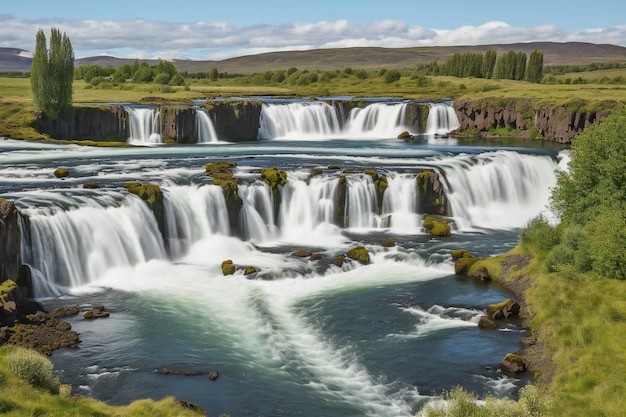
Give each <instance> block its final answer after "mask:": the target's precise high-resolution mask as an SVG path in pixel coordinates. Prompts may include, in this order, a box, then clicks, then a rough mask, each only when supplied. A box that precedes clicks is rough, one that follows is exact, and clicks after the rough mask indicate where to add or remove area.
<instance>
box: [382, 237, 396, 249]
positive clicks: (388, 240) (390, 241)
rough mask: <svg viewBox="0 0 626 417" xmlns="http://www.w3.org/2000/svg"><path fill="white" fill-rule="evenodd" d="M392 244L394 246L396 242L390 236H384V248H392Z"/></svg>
mask: <svg viewBox="0 0 626 417" xmlns="http://www.w3.org/2000/svg"><path fill="white" fill-rule="evenodd" d="M394 246H396V242H395V240H393V238H392V237H391V236H389V237H386V238H385V240H383V247H384V248H393V247H394Z"/></svg>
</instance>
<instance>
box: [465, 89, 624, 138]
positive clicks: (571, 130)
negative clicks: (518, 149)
mask: <svg viewBox="0 0 626 417" xmlns="http://www.w3.org/2000/svg"><path fill="white" fill-rule="evenodd" d="M586 104H587V103H585V102H583V101H574V102H570V103H569V104H566V105H564V106H556V105H553V104H550V105H541V104H540V103H538V102H537V100H533V99H496V98H493V99H484V100H474V101H468V100H461V101H459V102H457V103H456V104H455V110H456V112H457V115H458V117H459V123H460V127H459V129H458V130H459V131H461V132H463V131H468V130H476V131H477V133H478V135H488V134H489V131H490V130H491V129H498V128H508V129H511V130H516V131H517V133H518V135H519V136H520V137H532V138H543V139H545V140H550V141H554V142H560V143H571V141H572V138H573V137H574V136H575V135H576V133H577V132H578V131H580V130H582V129H584V128H586V127H587V126H589V125H590V124H592V123H597V122H599V121H600V119H602V118H603V117H604V116H606V115H607V114H608V113H609V111H610V109H611V108H612V107H613V106H615V103H614V102H603V103H601V105H600V106H599V107H598V109H594V110H585V107H586Z"/></svg>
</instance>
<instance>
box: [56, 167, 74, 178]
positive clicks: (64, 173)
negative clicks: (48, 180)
mask: <svg viewBox="0 0 626 417" xmlns="http://www.w3.org/2000/svg"><path fill="white" fill-rule="evenodd" d="M69 175H70V173H69V171H68V170H67V168H57V169H55V170H54V176H55V177H57V178H66V177H68V176H69Z"/></svg>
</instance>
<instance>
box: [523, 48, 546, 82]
mask: <svg viewBox="0 0 626 417" xmlns="http://www.w3.org/2000/svg"><path fill="white" fill-rule="evenodd" d="M542 78H543V52H539V51H538V50H536V49H535V50H534V51H532V52H531V53H530V57H529V58H528V67H527V69H526V81H528V82H529V83H540V82H541V79H542Z"/></svg>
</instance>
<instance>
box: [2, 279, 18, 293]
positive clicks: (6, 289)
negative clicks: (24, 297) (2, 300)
mask: <svg viewBox="0 0 626 417" xmlns="http://www.w3.org/2000/svg"><path fill="white" fill-rule="evenodd" d="M16 288H17V284H16V283H15V281H13V280H10V279H7V280H5V281H3V282H2V283H1V284H0V297H4V296H6V295H8V294H9V293H11V292H12V291H13V290H15V289H16Z"/></svg>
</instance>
